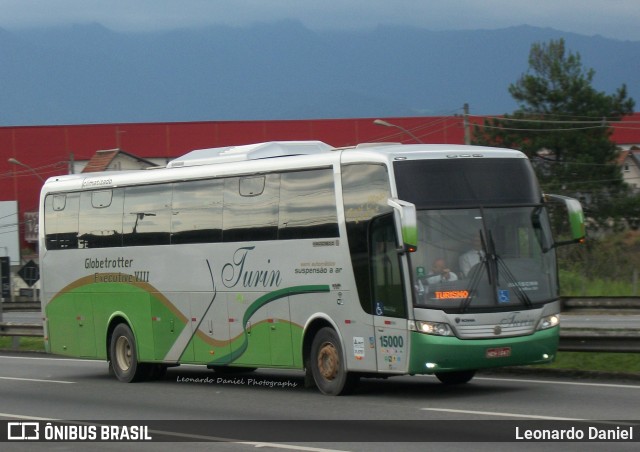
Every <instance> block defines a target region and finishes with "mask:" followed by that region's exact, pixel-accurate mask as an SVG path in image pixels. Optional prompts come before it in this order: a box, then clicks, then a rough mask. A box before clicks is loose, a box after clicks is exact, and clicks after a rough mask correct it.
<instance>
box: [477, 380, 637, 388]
mask: <svg viewBox="0 0 640 452" xmlns="http://www.w3.org/2000/svg"><path fill="white" fill-rule="evenodd" d="M473 380H474V381H475V380H489V381H515V382H518V383H539V384H548V385H571V386H596V387H604V388H625V389H640V385H623V384H614V383H580V382H573V381H554V380H528V379H524V378H489V377H476V378H474V379H473Z"/></svg>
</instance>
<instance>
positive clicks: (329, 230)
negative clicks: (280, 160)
mask: <svg viewBox="0 0 640 452" xmlns="http://www.w3.org/2000/svg"><path fill="white" fill-rule="evenodd" d="M323 237H338V214H337V211H336V193H335V189H334V181H333V171H332V170H331V169H330V168H326V169H318V170H307V171H292V172H287V173H282V175H281V176H280V215H279V224H278V239H280V240H287V239H308V238H323Z"/></svg>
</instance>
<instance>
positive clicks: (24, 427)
mask: <svg viewBox="0 0 640 452" xmlns="http://www.w3.org/2000/svg"><path fill="white" fill-rule="evenodd" d="M7 439H8V440H10V441H11V440H21V441H38V440H39V439H40V424H39V423H38V422H8V423H7Z"/></svg>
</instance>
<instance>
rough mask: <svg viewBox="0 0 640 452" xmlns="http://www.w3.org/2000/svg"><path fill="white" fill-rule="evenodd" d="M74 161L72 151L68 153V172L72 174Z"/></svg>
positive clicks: (74, 165)
mask: <svg viewBox="0 0 640 452" xmlns="http://www.w3.org/2000/svg"><path fill="white" fill-rule="evenodd" d="M75 167H76V162H75V159H74V157H73V152H70V153H69V174H73V173H74V172H75Z"/></svg>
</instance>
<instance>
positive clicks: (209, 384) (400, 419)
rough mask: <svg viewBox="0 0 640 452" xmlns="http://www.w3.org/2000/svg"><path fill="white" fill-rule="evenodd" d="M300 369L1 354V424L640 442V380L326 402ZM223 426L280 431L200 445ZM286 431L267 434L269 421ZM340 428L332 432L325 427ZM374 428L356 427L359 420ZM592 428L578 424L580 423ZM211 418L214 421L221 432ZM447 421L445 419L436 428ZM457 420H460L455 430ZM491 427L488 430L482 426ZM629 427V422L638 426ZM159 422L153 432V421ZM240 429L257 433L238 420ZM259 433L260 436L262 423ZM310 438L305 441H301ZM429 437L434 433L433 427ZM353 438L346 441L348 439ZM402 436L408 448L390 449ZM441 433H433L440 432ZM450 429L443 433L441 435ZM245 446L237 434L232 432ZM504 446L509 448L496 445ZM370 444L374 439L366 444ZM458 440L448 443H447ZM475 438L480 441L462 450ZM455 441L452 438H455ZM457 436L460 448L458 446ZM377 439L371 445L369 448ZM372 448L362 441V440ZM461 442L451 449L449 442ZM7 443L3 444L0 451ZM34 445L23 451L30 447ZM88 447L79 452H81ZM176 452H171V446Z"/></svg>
mask: <svg viewBox="0 0 640 452" xmlns="http://www.w3.org/2000/svg"><path fill="white" fill-rule="evenodd" d="M303 383H304V381H303V376H302V373H300V372H295V371H281V370H260V371H257V372H254V373H251V374H236V375H219V374H216V373H214V372H212V371H209V370H206V368H203V367H201V366H181V367H178V368H172V369H169V370H168V372H167V375H166V376H165V377H164V378H163V379H162V380H159V381H152V382H145V383H135V384H124V383H119V382H117V381H116V380H115V379H113V378H112V377H110V376H109V375H108V373H107V366H106V363H104V362H98V361H84V360H77V359H66V358H60V357H55V356H48V355H39V354H33V355H30V354H11V353H1V354H0V420H10V419H13V420H21V421H23V422H27V421H30V420H36V421H38V422H46V421H48V420H61V419H62V420H73V421H85V422H88V423H89V424H91V425H94V424H96V423H99V422H100V421H105V420H116V421H132V422H134V423H136V422H138V423H145V422H146V423H150V422H152V421H158V420H166V421H171V422H170V423H165V424H160V426H159V427H158V426H157V425H156V428H155V429H154V430H153V434H154V435H156V436H158V435H160V437H163V435H168V436H165V437H167V438H169V439H171V440H173V441H177V440H188V439H191V440H193V439H201V440H202V441H203V442H196V443H193V442H189V443H180V444H182V445H181V446H180V445H178V446H176V443H161V442H154V443H150V444H141V443H138V444H127V445H126V447H127V449H132V448H133V450H136V449H139V450H175V449H176V447H188V448H189V450H200V449H202V450H205V449H206V450H223V451H227V450H228V451H245V450H256V448H260V449H261V448H267V449H269V450H274V449H276V450H278V449H280V450H291V449H294V450H308V451H336V450H351V451H377V450H380V451H382V450H390V449H393V450H399V451H414V450H415V451H417V450H438V451H442V450H459V449H460V448H465V449H469V448H470V449H472V450H474V451H475V450H487V451H492V452H493V451H495V450H496V449H503V448H509V449H513V448H517V449H519V450H542V449H543V447H544V448H545V449H549V447H550V446H549V444H548V443H531V442H524V441H523V440H522V439H521V438H520V439H518V438H517V436H516V431H515V430H514V427H518V426H519V428H520V430H519V431H520V434H521V435H522V432H524V431H525V430H526V429H527V428H529V427H530V426H532V425H534V426H535V425H537V424H531V423H532V422H543V423H544V425H545V426H550V425H563V426H569V427H574V428H578V429H581V428H583V427H584V428H586V425H587V424H588V425H594V424H595V425H596V426H597V427H598V428H602V429H604V430H612V431H615V430H616V429H617V430H618V431H620V429H622V430H624V429H629V428H630V429H632V430H633V431H634V434H635V438H638V437H640V410H638V405H639V403H638V402H640V383H638V382H629V381H616V380H577V379H571V378H568V377H562V378H552V377H544V378H540V377H534V376H517V377H514V376H512V377H507V376H493V375H490V374H484V375H480V376H478V377H476V378H474V379H473V380H472V381H471V382H470V383H468V384H466V385H463V386H457V387H452V386H449V387H448V386H444V385H442V384H440V383H439V382H438V381H437V380H436V379H435V378H433V377H429V376H415V377H410V376H407V377H394V378H390V379H388V380H379V379H364V380H362V381H361V384H360V386H358V388H357V390H356V392H355V394H354V395H351V396H346V397H327V396H323V395H321V394H320V393H319V392H317V391H316V390H315V389H308V388H305V387H304V385H303ZM194 420H206V422H205V423H204V424H203V425H204V428H200V429H199V430H197V429H196V430H197V431H196V434H197V435H200V436H191V437H182V438H181V437H176V436H172V434H171V433H168V432H175V431H182V430H181V429H183V428H184V427H185V425H196V426H197V425H198V424H197V423H196V422H194ZM221 420H234V421H244V420H257V421H261V423H264V424H265V425H266V426H267V427H266V428H273V429H276V430H277V429H284V430H283V431H282V432H279V433H280V434H279V435H275V438H274V439H272V440H268V441H266V440H264V439H259V440H257V441H251V440H249V441H246V440H245V441H236V442H222V443H220V442H205V441H207V440H211V439H212V438H214V437H220V436H224V435H222V434H221V431H220V430H219V428H220V425H222V423H221V422H220V421H221ZM270 420H283V421H291V420H296V421H306V422H302V423H300V424H292V423H290V422H281V423H276V424H275V425H273V426H271V424H268V423H267V421H270ZM330 420H333V421H335V420H338V421H340V422H339V423H337V424H336V423H332V422H326V421H330ZM363 420H366V421H373V422H370V423H365V424H359V423H357V422H354V421H363ZM585 420H587V421H590V422H589V423H585V422H584V421H585ZM215 421H218V422H217V423H216V422H215ZM438 421H449V422H438ZM454 421H457V422H454ZM482 421H486V422H482ZM634 424H635V425H634ZM154 425H155V424H154ZM232 427H235V428H236V430H237V429H240V430H242V429H243V428H255V425H251V426H250V425H247V424H246V423H242V422H239V423H236V424H233V425H232ZM257 428H258V429H260V428H263V429H264V428H265V427H264V426H263V425H258V427H257ZM307 428H309V429H311V430H310V431H311V433H310V436H309V438H310V439H309V440H306V441H305V442H303V443H301V442H298V441H300V438H299V436H296V435H299V434H302V433H303V431H304V430H305V429H307ZM434 429H435V430H434ZM351 430H353V432H351ZM405 430H406V432H407V435H409V436H410V437H411V438H412V439H413V440H414V441H419V442H394V443H383V442H380V441H386V439H385V435H389V436H390V437H395V435H397V434H398V432H399V431H402V432H404V431H405ZM438 430H440V431H438ZM447 430H448V431H447ZM230 432H231V433H232V434H233V435H234V436H231V438H235V439H241V440H244V439H245V438H244V437H242V438H240V437H239V436H238V435H239V433H238V432H237V431H235V430H234V429H233V428H232V429H231V430H230V431H226V430H225V431H224V432H222V433H227V435H226V436H225V437H227V438H228V437H229V436H228V434H229V433H230ZM445 433H446V435H445V437H446V438H447V441H448V442H438V443H432V442H431V441H432V440H433V439H432V438H433V435H435V437H436V439H437V438H440V436H439V434H445ZM505 434H506V438H508V439H509V440H511V437H512V436H513V439H512V442H511V443H505V442H502V443H496V442H494V441H497V440H499V439H504V438H505V436H504V435H505ZM369 435H370V436H369ZM452 435H453V436H452ZM467 437H473V438H478V437H480V438H481V440H482V441H483V442H474V443H468V442H459V441H465V440H466V439H467ZM452 438H456V439H455V440H454V441H452ZM458 438H459V439H458ZM373 440H375V441H376V442H368V441H373ZM364 441H367V442H364ZM456 441H458V442H456ZM5 446H8V447H5ZM27 446H29V447H27ZM36 446H37V447H43V448H44V447H46V448H47V450H71V449H74V450H75V449H77V450H84V449H86V447H87V446H88V445H87V444H84V446H83V445H82V444H79V443H75V444H74V443H35V444H34V443H32V444H28V445H26V444H20V443H18V444H16V443H8V444H6V443H5V444H0V449H2V450H3V451H4V450H32V449H33V448H34V447H36ZM81 446H83V447H81ZM611 446H612V444H607V443H602V442H593V441H586V442H580V443H577V442H573V443H571V442H570V443H556V444H552V446H551V447H552V450H555V449H558V450H576V451H578V450H580V451H583V450H612V449H611ZM90 447H91V448H92V449H100V450H122V448H123V444H121V443H120V444H119V443H98V444H91V446H90ZM170 448H171V449H170ZM615 449H616V450H636V449H637V439H636V442H632V443H631V442H622V443H616V444H615Z"/></svg>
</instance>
